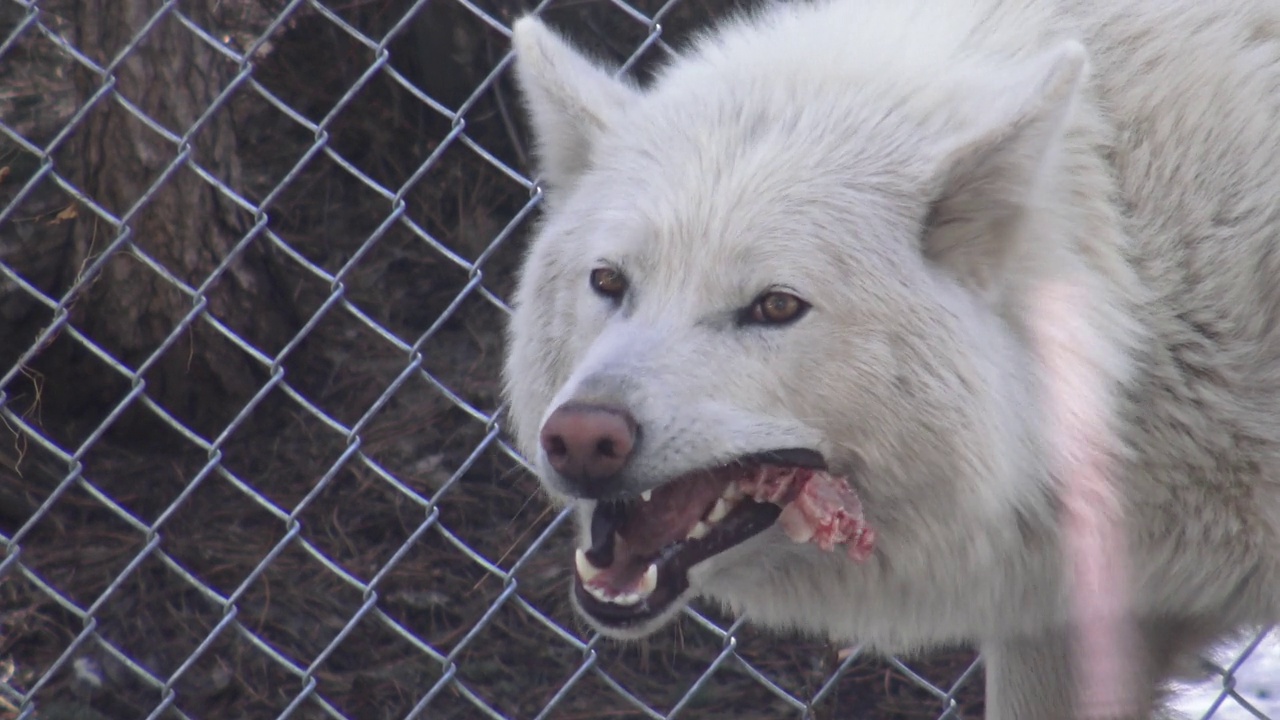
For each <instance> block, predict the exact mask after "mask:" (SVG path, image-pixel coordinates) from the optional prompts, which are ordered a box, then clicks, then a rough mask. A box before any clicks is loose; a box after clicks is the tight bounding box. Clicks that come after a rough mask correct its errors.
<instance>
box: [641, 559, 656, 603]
mask: <svg viewBox="0 0 1280 720" xmlns="http://www.w3.org/2000/svg"><path fill="white" fill-rule="evenodd" d="M657 588H658V566H657V565H656V564H655V563H649V569H648V570H645V571H644V577H642V578H640V595H641V596H642V597H649V596H650V595H652V594H653V591H654V590H656V589H657Z"/></svg>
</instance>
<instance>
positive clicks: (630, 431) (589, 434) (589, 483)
mask: <svg viewBox="0 0 1280 720" xmlns="http://www.w3.org/2000/svg"><path fill="white" fill-rule="evenodd" d="M637 431H638V426H637V425H636V421H635V418H633V417H632V416H631V413H629V412H627V411H626V410H624V409H622V408H619V407H614V406H610V405H593V404H583V403H565V404H564V405H561V406H560V407H558V408H556V410H555V411H554V412H552V413H551V416H550V417H548V418H547V421H546V423H545V424H543V426H542V434H541V436H540V438H539V440H540V442H541V444H542V449H543V451H544V452H545V453H546V454H547V461H548V462H549V463H551V467H552V468H554V469H555V471H556V472H557V473H559V474H560V476H561V477H563V478H564V479H565V480H566V481H568V482H569V483H570V484H571V485H572V486H573V488H574V490H575V491H576V492H577V494H579V495H580V496H582V497H590V498H596V497H600V496H603V495H607V494H609V491H610V490H611V488H609V487H606V485H607V483H604V482H602V481H607V480H609V479H611V478H613V477H615V476H616V475H618V473H620V472H621V471H622V468H623V467H625V466H626V464H627V461H628V460H629V459H630V458H631V451H632V450H634V449H635V445H636V437H637Z"/></svg>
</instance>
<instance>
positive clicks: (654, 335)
mask: <svg viewBox="0 0 1280 720" xmlns="http://www.w3.org/2000/svg"><path fill="white" fill-rule="evenodd" d="M513 41H514V45H515V49H516V53H517V59H518V62H517V72H518V75H519V79H520V82H521V86H522V88H523V90H524V93H525V96H526V98H527V102H528V106H529V110H530V117H531V120H532V122H533V127H534V130H535V136H536V138H537V149H538V155H539V158H540V160H541V172H542V181H543V182H544V183H545V184H546V186H547V188H548V191H547V205H546V213H545V216H544V221H543V224H542V226H541V227H540V228H539V230H538V233H537V235H536V237H535V238H534V240H533V243H532V245H531V248H530V251H529V255H528V258H527V261H526V263H525V266H524V270H523V273H522V276H521V280H520V284H519V288H518V290H517V292H516V296H515V303H514V304H515V316H514V318H513V320H512V323H511V327H510V335H509V339H510V343H509V345H510V348H509V354H508V359H507V366H506V378H505V379H506V390H507V395H508V397H509V399H510V402H511V405H510V408H511V410H510V422H511V429H512V431H513V434H514V436H515V438H516V440H517V441H518V443H519V446H520V448H521V449H522V451H523V452H525V453H526V454H527V455H528V457H530V458H531V459H532V460H533V461H534V462H535V463H537V464H538V467H540V468H542V471H541V474H542V475H543V478H544V480H545V484H546V486H547V488H548V490H549V491H550V492H551V493H552V495H553V497H555V498H556V499H557V500H559V501H569V498H568V497H567V496H566V495H565V494H564V491H563V488H561V487H560V486H559V485H558V481H557V479H556V477H555V474H554V472H551V471H550V470H549V468H548V466H547V464H546V461H545V458H544V457H542V455H541V453H540V451H539V448H538V440H537V438H538V432H539V428H540V427H541V424H542V422H543V420H544V419H545V418H546V416H547V415H548V414H549V413H550V412H551V411H552V410H553V409H554V408H555V407H557V406H558V405H559V404H560V403H562V402H564V401H566V400H570V399H573V400H597V401H604V402H611V403H616V404H621V405H624V406H626V407H627V408H628V409H629V410H630V411H631V412H632V414H633V415H634V416H635V418H636V419H637V421H638V422H639V424H640V426H641V428H642V433H643V434H642V441H641V443H640V444H639V445H638V446H637V455H636V457H635V458H634V460H633V462H632V463H630V464H629V466H628V468H627V470H626V483H627V487H628V489H630V490H633V491H636V492H638V491H640V490H643V489H646V488H649V487H653V486H655V485H657V484H660V483H661V482H662V481H663V480H664V479H667V478H670V477H672V476H674V475H676V474H678V473H680V472H683V471H687V470H690V469H694V468H697V467H703V466H707V465H711V464H714V463H717V462H722V461H725V460H728V459H731V458H733V457H736V456H738V455H741V454H743V453H747V452H752V451H758V450H764V449H773V448H779V447H814V448H816V449H819V450H821V451H822V452H823V453H824V454H825V455H826V457H827V459H828V461H829V462H830V464H831V465H832V467H833V469H835V470H837V471H842V472H848V473H850V477H851V480H852V482H853V483H854V485H855V486H856V488H857V490H858V492H859V495H860V496H861V498H862V501H863V504H864V508H865V511H866V514H867V517H868V519H869V521H870V522H871V524H872V525H873V526H874V527H875V529H876V532H877V534H878V538H879V540H878V543H877V548H876V553H875V556H874V557H873V558H872V559H871V560H870V561H868V562H866V563H863V564H856V563H853V562H850V561H849V560H847V559H846V558H845V557H844V556H843V554H841V553H823V552H821V551H820V550H818V549H816V548H814V547H811V546H797V545H793V544H791V543H790V542H789V541H787V540H786V538H785V537H784V536H783V535H782V533H781V532H780V531H779V530H777V529H771V530H769V531H766V532H765V533H762V534H761V535H759V536H757V537H756V538H754V539H752V540H751V541H748V542H747V543H744V544H743V545H741V546H739V547H737V548H735V549H733V550H731V551H729V552H727V553H724V554H722V555H720V556H718V557H715V558H712V559H711V560H708V561H706V562H704V563H702V564H701V565H699V566H698V567H697V568H695V569H694V571H693V572H692V573H691V578H692V580H693V583H694V592H696V593H698V594H700V595H702V596H705V597H708V598H713V599H716V600H719V601H721V602H723V603H724V604H725V605H726V606H728V607H729V608H731V609H732V610H733V611H735V612H738V613H743V614H745V615H747V616H748V617H749V618H750V619H752V620H753V621H755V622H757V623H762V624H765V625H769V626H774V627H778V628H789V629H800V630H804V631H809V632H815V633H822V634H824V635H827V636H830V637H832V638H833V639H837V640H856V641H862V642H870V643H873V644H875V645H876V646H878V647H880V648H882V649H884V650H886V651H909V650H914V649H919V648H926V647H931V646H935V645H937V644H939V643H946V642H956V641H962V642H976V643H979V644H981V645H982V647H983V649H984V655H985V657H986V659H987V663H988V677H989V698H988V704H989V707H990V710H989V717H992V718H1005V719H1008V718H1016V719H1017V720H1026V719H1032V720H1034V719H1036V718H1059V717H1068V716H1069V714H1068V713H1069V711H1068V709H1067V707H1068V706H1069V705H1070V704H1071V700H1070V699H1069V697H1070V696H1069V692H1070V690H1069V683H1068V682H1067V680H1066V678H1068V677H1069V676H1070V675H1071V672H1070V668H1068V667H1067V665H1066V660H1065V656H1066V650H1065V649H1066V648H1067V647H1068V646H1069V644H1070V637H1072V635H1073V633H1072V630H1071V627H1070V626H1071V623H1072V620H1071V617H1072V616H1071V615H1070V602H1071V597H1072V589H1071V588H1070V587H1068V586H1067V585H1068V583H1066V582H1064V577H1066V575H1065V573H1064V560H1063V556H1062V555H1063V549H1064V548H1063V542H1062V538H1061V536H1060V527H1061V525H1060V522H1059V520H1060V511H1061V506H1062V505H1063V503H1064V502H1066V501H1070V500H1071V498H1069V497H1066V496H1065V495H1064V487H1063V482H1062V476H1063V473H1064V472H1065V471H1064V470H1063V467H1064V463H1067V464H1069V463H1070V462H1071V457H1072V453H1075V454H1077V455H1078V454H1079V452H1080V451H1079V448H1080V447H1086V446H1087V447H1090V448H1092V449H1093V450H1094V451H1097V452H1098V453H1101V455H1102V456H1105V460H1106V466H1107V467H1108V468H1109V471H1110V475H1111V477H1112V482H1114V487H1111V486H1107V487H1110V489H1111V490H1114V493H1115V498H1114V499H1115V502H1116V503H1117V508H1116V513H1117V516H1118V517H1120V518H1122V522H1123V523H1124V529H1125V530H1126V535H1127V538H1126V540H1127V546H1128V549H1129V553H1130V554H1129V557H1128V559H1127V562H1125V563H1123V564H1124V565H1127V567H1128V568H1129V569H1130V570H1131V572H1130V577H1129V580H1130V585H1131V587H1130V588H1129V591H1128V592H1129V596H1130V598H1131V601H1132V610H1133V612H1134V613H1135V614H1136V618H1137V621H1138V625H1139V628H1140V630H1141V633H1142V640H1141V642H1140V645H1141V647H1140V648H1139V652H1140V654H1141V656H1140V657H1138V658H1136V659H1135V661H1134V662H1135V663H1137V664H1138V666H1139V667H1138V668H1137V670H1136V671H1137V672H1138V673H1139V675H1138V676H1139V677H1140V679H1143V682H1147V683H1150V684H1151V685H1153V686H1154V684H1155V683H1156V682H1157V681H1158V680H1160V679H1161V678H1162V677H1163V676H1164V675H1165V674H1166V673H1167V672H1168V671H1169V669H1170V667H1171V663H1172V659H1173V657H1174V656H1176V655H1177V654H1179V653H1181V652H1184V651H1186V650H1189V649H1194V648H1195V647H1196V646H1197V643H1200V642H1203V641H1205V640H1207V639H1209V638H1212V637H1214V636H1215V635H1217V634H1218V633H1221V632H1224V631H1227V630H1230V629H1232V628H1235V627H1237V626H1240V625H1242V624H1249V623H1265V622H1274V621H1276V620H1280V252H1278V251H1277V250H1278V247H1277V246H1278V245H1280V2H1277V0H1127V1H1126V2H1113V1H1112V0H1074V1H1072V0H1059V1H1056V2H1055V1H1053V0H954V1H952V2H929V1H927V0H837V1H835V2H821V3H817V4H809V3H800V2H796V3H791V4H787V5H783V6H778V7H774V8H771V9H769V10H768V11H765V12H762V13H758V14H757V15H755V16H752V17H745V18H741V19H738V20H735V21H733V22H729V23H726V24H725V25H724V26H723V27H722V28H721V29H720V30H719V31H717V32H716V33H714V34H711V35H708V36H707V37H705V38H704V39H703V40H702V41H701V42H700V43H699V44H698V45H697V46H696V47H695V48H693V49H692V50H691V51H690V52H688V53H687V54H685V55H684V56H683V57H681V58H680V59H679V60H677V61H675V62H674V63H672V64H671V65H670V66H669V67H667V68H666V69H665V71H664V72H663V73H662V74H661V75H660V77H659V78H658V79H657V81H656V82H655V83H654V85H653V86H652V88H650V89H647V90H643V91H642V90H640V89H638V88H636V87H634V86H631V85H627V84H625V83H623V82H622V81H619V80H614V79H612V72H611V71H609V70H605V69H600V68H598V67H597V66H595V65H593V64H592V63H590V62H589V61H587V60H585V59H583V58H582V56H580V55H579V54H578V53H577V52H576V51H574V50H573V49H571V48H570V47H569V46H568V45H566V44H565V43H564V42H563V41H562V40H560V39H559V38H558V37H557V36H555V35H554V34H553V33H551V32H550V31H549V30H547V29H546V28H545V27H544V26H542V25H541V24H540V23H539V22H538V21H537V20H536V19H524V20H521V21H520V22H518V23H517V24H516V27H515V35H514V39H513ZM601 263H610V264H612V265H614V266H616V267H617V268H619V269H621V270H622V271H623V272H624V273H625V274H626V276H627V277H628V279H629V281H630V290H629V292H628V295H627V297H626V300H625V301H624V303H623V305H622V306H621V307H620V308H617V309H614V308H613V307H612V306H611V305H610V304H609V303H608V301H606V300H604V299H602V298H600V297H599V296H597V295H595V294H593V293H592V291H591V289H590V287H589V285H588V281H587V278H588V275H589V273H590V272H591V270H592V269H593V268H594V267H597V266H599V265H600V264H601ZM778 286H781V287H786V288H788V289H789V290H790V291H791V292H794V293H796V294H797V295H799V296H801V297H803V298H804V299H805V300H807V301H808V302H809V303H811V304H812V306H813V309H812V311H811V312H810V313H809V314H808V315H807V316H806V317H804V318H803V319H802V320H801V321H799V322H798V323H796V324H794V325H790V326H787V327H779V328H758V327H741V326H738V325H735V324H734V322H733V320H732V318H733V314H734V313H735V312H736V311H737V310H738V309H739V308H741V307H743V306H745V305H747V304H749V303H750V302H751V300H752V299H753V298H754V297H756V296H757V295H758V294H759V293H761V292H762V291H764V290H766V289H768V288H771V287H778ZM1062 288H1069V289H1070V292H1071V293H1073V294H1072V295H1070V296H1069V297H1071V298H1072V302H1071V303H1070V304H1069V305H1070V306H1069V307H1068V306H1067V305H1064V304H1063V303H1062V302H1060V300H1061V297H1062V296H1053V295H1052V293H1053V292H1057V290H1056V289H1062ZM1046 293H1049V294H1046ZM1046 297H1049V298H1053V297H1057V300H1056V301H1051V302H1050V301H1046V300H1045V298H1046ZM1055 302H1056V304H1055ZM1046 303H1047V304H1046ZM1064 308H1065V309H1064ZM1055 383H1076V384H1077V385H1076V387H1078V388H1080V390H1079V391H1078V392H1074V393H1072V392H1065V391H1064V393H1063V394H1060V396H1059V399H1058V400H1055V401H1052V402H1051V401H1050V396H1049V393H1050V392H1052V390H1051V389H1050V388H1049V387H1048V386H1051V385H1053V384H1055ZM1086 393H1092V394H1086ZM1080 408H1084V409H1086V410H1087V411H1086V410H1081V409H1080ZM1064 437H1065V438H1066V440H1064V439H1063V438H1064ZM1063 443H1076V445H1074V446H1069V445H1066V444H1063ZM1072 447H1075V448H1076V449H1075V450H1073V449H1072ZM574 502H579V503H580V504H581V507H582V517H584V518H585V517H587V512H588V511H589V507H590V506H589V503H586V502H585V501H574Z"/></svg>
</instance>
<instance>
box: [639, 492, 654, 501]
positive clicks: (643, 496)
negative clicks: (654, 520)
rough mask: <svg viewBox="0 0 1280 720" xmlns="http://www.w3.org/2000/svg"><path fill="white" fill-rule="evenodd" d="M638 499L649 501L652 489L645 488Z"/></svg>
mask: <svg viewBox="0 0 1280 720" xmlns="http://www.w3.org/2000/svg"><path fill="white" fill-rule="evenodd" d="M640 499H641V500H643V501H645V502H649V501H650V500H652V499H653V491H652V490H645V491H644V492H642V493H640Z"/></svg>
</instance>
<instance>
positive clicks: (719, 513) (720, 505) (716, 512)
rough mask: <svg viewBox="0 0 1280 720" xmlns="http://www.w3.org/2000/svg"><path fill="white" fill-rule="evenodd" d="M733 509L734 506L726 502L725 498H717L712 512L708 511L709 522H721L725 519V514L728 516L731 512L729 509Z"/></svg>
mask: <svg viewBox="0 0 1280 720" xmlns="http://www.w3.org/2000/svg"><path fill="white" fill-rule="evenodd" d="M732 509H733V506H732V505H730V504H729V503H728V502H726V501H725V499H724V498H722V497H719V498H716V504H715V505H713V506H711V512H709V513H707V522H709V523H718V522H720V521H721V520H723V519H725V516H727V515H728V514H729V511H730V510H732Z"/></svg>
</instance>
